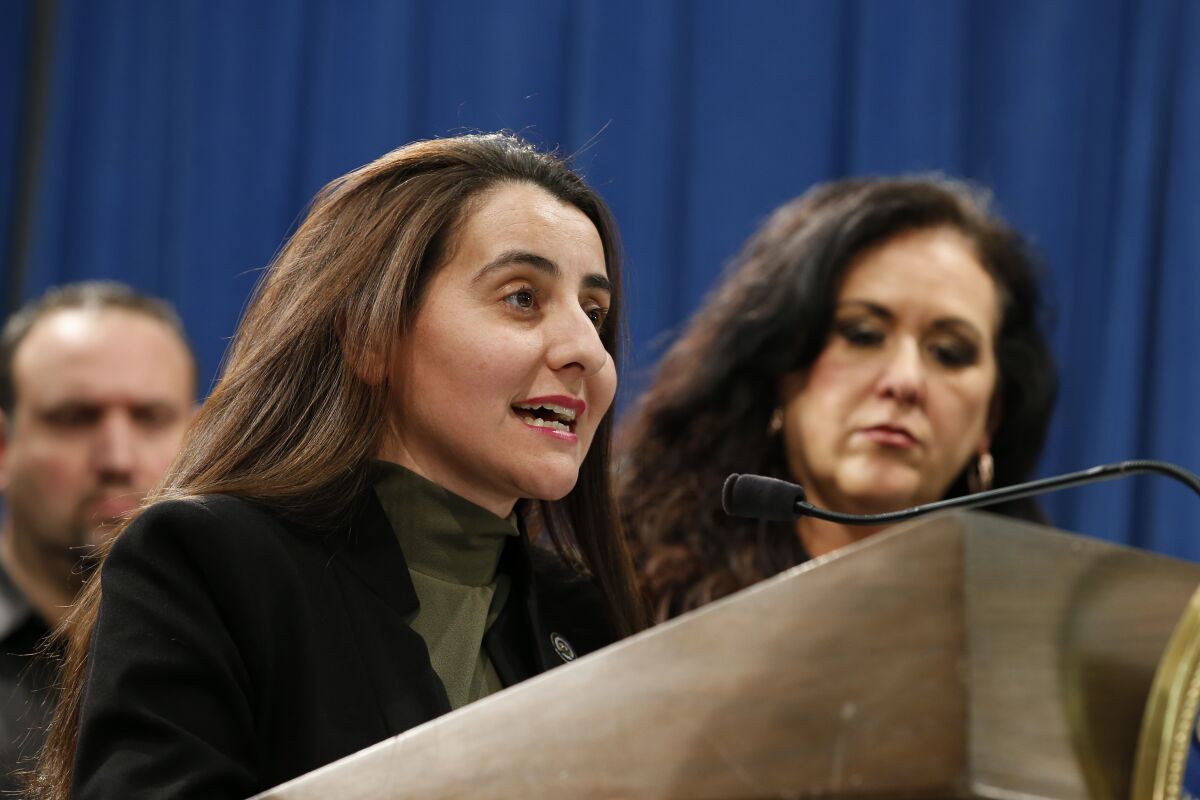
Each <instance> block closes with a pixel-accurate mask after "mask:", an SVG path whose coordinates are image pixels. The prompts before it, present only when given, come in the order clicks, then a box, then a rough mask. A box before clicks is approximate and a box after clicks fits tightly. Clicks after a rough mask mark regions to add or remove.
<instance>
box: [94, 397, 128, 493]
mask: <svg viewBox="0 0 1200 800" xmlns="http://www.w3.org/2000/svg"><path fill="white" fill-rule="evenodd" d="M135 434H136V431H135V430H134V423H133V420H131V419H130V418H129V416H128V415H127V414H124V413H119V412H110V413H108V414H106V415H105V416H104V418H103V419H102V420H101V422H100V425H99V426H97V428H96V437H95V441H94V442H93V447H92V466H93V468H94V469H95V470H96V473H97V474H98V475H99V476H100V479H101V481H102V482H105V483H128V482H129V481H130V480H131V479H132V476H133V472H134V467H135V466H136V463H137V443H136V441H135V440H134V437H135Z"/></svg>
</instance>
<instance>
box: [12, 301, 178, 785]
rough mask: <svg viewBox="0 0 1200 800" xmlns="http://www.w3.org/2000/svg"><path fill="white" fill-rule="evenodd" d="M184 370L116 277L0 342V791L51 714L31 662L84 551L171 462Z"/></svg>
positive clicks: (47, 309) (172, 328)
mask: <svg viewBox="0 0 1200 800" xmlns="http://www.w3.org/2000/svg"><path fill="white" fill-rule="evenodd" d="M195 391H196V365H195V361H194V360H193V358H192V353H191V350H190V348H189V346H188V343H187V341H186V339H185V337H184V334H183V329H182V327H181V326H180V322H179V318H178V317H177V316H176V315H175V312H174V311H173V310H172V309H171V307H170V306H169V305H167V304H166V303H164V302H162V301H161V300H157V299H154V298H151V297H147V296H145V295H141V294H138V293H136V292H134V291H133V290H132V289H130V288H128V287H126V286H123V285H121V284H118V283H110V282H88V283H79V284H71V285H67V286H63V287H60V288H57V289H53V290H51V291H50V292H48V293H46V294H45V295H44V296H43V297H42V298H41V299H39V300H37V301H35V302H33V303H31V304H29V305H27V306H26V307H24V308H22V309H21V310H20V311H18V312H17V313H16V314H14V315H12V316H11V317H10V318H9V319H8V322H7V324H6V325H5V326H4V330H3V334H0V490H3V492H4V500H5V503H4V509H3V516H2V521H0V759H2V761H0V767H2V768H3V770H4V779H3V781H2V782H0V786H3V787H4V788H13V786H14V784H13V783H11V782H10V776H9V773H10V771H11V770H12V768H13V767H14V765H15V764H16V763H17V761H18V758H19V757H20V756H21V755H22V754H26V755H27V754H30V753H32V752H35V751H36V748H37V747H38V746H39V744H40V738H41V731H40V728H41V726H42V725H43V724H44V722H45V721H46V719H47V717H48V712H49V711H50V710H51V706H52V703H53V697H52V695H51V694H48V692H49V686H48V685H47V676H48V669H47V665H46V664H45V663H44V662H42V661H40V660H38V661H36V662H35V660H34V659H33V658H32V657H31V654H32V653H33V652H34V651H35V650H36V649H37V648H38V646H39V645H40V643H41V641H42V639H43V637H44V636H45V634H46V632H47V629H48V628H49V627H52V626H54V625H55V624H57V623H58V621H59V620H60V619H61V618H62V616H63V614H64V613H65V611H66V606H68V605H69V604H70V603H71V602H72V600H74V598H75V595H76V593H77V591H78V590H79V588H80V586H81V585H82V582H83V580H84V578H85V576H86V574H87V572H88V561H87V557H88V554H89V552H90V551H91V550H92V548H93V546H94V545H97V544H99V543H101V542H102V541H103V540H104V539H105V537H106V534H107V533H108V532H109V531H111V530H112V528H113V526H114V525H115V524H116V523H117V522H119V521H120V519H121V517H122V516H123V515H124V514H126V513H128V512H130V511H132V510H133V509H135V508H137V507H138V505H139V504H140V503H141V501H142V498H143V496H144V495H145V494H146V493H147V492H148V491H149V490H150V489H151V488H152V487H153V486H154V485H155V484H157V483H158V481H159V480H160V478H161V477H162V475H163V473H164V472H165V471H166V468H167V466H168V465H169V464H170V463H171V461H172V459H174V457H175V454H176V452H177V450H178V448H179V443H180V441H181V439H182V437H183V431H184V428H185V427H186V426H187V423H188V421H189V419H190V418H191V415H192V405H193V398H194V396H195Z"/></svg>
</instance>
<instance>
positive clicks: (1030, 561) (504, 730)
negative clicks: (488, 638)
mask: <svg viewBox="0 0 1200 800" xmlns="http://www.w3.org/2000/svg"><path fill="white" fill-rule="evenodd" d="M1197 585H1200V565H1197V564H1191V563H1185V562H1180V561H1175V560H1171V559H1167V558H1162V557H1159V556H1155V555H1151V554H1148V553H1144V552H1140V551H1136V550H1131V549H1128V548H1124V547H1117V546H1114V545H1109V544H1105V543H1102V542H1099V541H1095V540H1091V539H1085V538H1081V537H1079V536H1073V535H1068V534H1064V533H1060V532H1056V531H1053V530H1050V529H1047V528H1044V527H1040V526H1035V525H1028V524H1020V523H1016V522H1013V521H1011V520H1007V519H1004V518H1001V517H996V516H991V515H987V514H978V513H958V514H948V515H943V516H936V517H931V518H928V519H926V520H922V521H916V522H913V523H909V524H907V525H904V526H898V527H896V528H894V529H892V530H889V531H887V532H886V533H884V534H881V535H879V536H876V537H873V538H871V539H870V540H868V541H865V542H862V543H860V544H857V545H854V546H852V547H849V548H846V549H844V550H842V551H839V552H837V553H835V554H833V555H831V556H828V557H825V558H822V559H818V560H816V561H813V562H811V563H809V564H805V565H803V566H800V567H797V568H795V569H793V570H790V571H788V572H786V573H783V574H781V575H778V576H776V577H775V578H773V579H771V580H768V581H764V582H763V583H760V584H758V585H757V586H753V587H751V588H749V589H746V590H744V591H742V592H739V593H738V594H736V595H733V596H731V597H728V598H726V599H724V600H721V601H719V602H716V603H713V604H712V605H709V606H707V607H705V608H703V609H700V610H699V611H696V612H693V613H691V614H688V615H686V616H683V617H680V618H679V619H677V620H674V621H672V622H670V623H668V624H665V625H661V626H659V627H657V628H655V629H653V630H650V631H647V632H645V633H643V634H640V635H638V636H636V637H633V638H631V639H628V640H626V641H624V642H621V643H619V644H616V645H614V646H612V647H609V648H606V649H604V650H602V651H600V652H598V653H594V654H592V655H590V656H587V657H585V658H582V659H580V660H579V661H578V662H575V663H573V664H570V665H567V666H565V667H563V668H561V669H557V670H553V671H551V672H549V673H547V674H545V675H542V676H540V677H538V678H536V679H534V680H531V681H528V682H527V683H524V684H521V685H520V686H516V687H513V688H511V689H508V690H505V691H503V692H501V693H499V694H496V695H493V696H491V697H488V698H486V699H484V700H482V701H480V702H478V703H475V704H473V705H470V706H467V707H465V708H462V709H459V710H458V711H456V712H454V713H451V714H448V715H446V716H444V717H441V718H439V719H437V720H434V721H432V722H430V723H428V724H426V725H423V726H421V727H419V728H416V729H413V730H411V731H408V732H406V733H404V734H402V735H400V736H398V737H396V738H394V739H390V740H387V741H384V742H381V743H379V744H378V745H376V746H374V747H371V748H368V749H367V750H364V751H362V752H360V753H357V754H355V755H352V756H349V757H347V758H345V759H343V760H341V761H338V762H336V763H334V764H331V765H329V766H327V767H324V768H322V769H319V770H317V771H315V772H313V773H310V774H309V775H306V776H303V777H301V778H297V779H296V780H294V781H290V782H288V783H286V784H284V785H282V786H280V787H277V788H275V789H272V790H270V791H268V792H265V793H263V794H262V795H259V797H260V798H263V800H266V799H267V798H270V800H318V799H319V800H326V799H327V798H334V797H336V798H344V799H346V800H356V799H357V798H362V799H363V800H366V799H367V798H371V800H381V799H383V798H407V797H413V798H463V797H488V798H513V799H514V800H516V799H517V798H520V799H521V800H525V798H531V797H564V798H613V797H653V798H801V797H928V798H960V797H962V798H966V797H987V798H997V799H998V800H1005V799H1007V798H1083V797H1098V798H1110V797H1111V798H1117V797H1122V798H1125V797H1128V796H1129V787H1130V780H1131V775H1132V769H1133V763H1134V755H1135V750H1136V748H1137V741H1138V729H1139V724H1140V721H1141V717H1142V711H1143V708H1144V706H1145V703H1146V698H1147V694H1148V692H1149V688H1150V684H1151V681H1152V679H1153V678H1154V671H1155V667H1156V665H1157V664H1158V661H1159V658H1160V656H1161V654H1162V652H1163V650H1164V648H1165V646H1166V643H1167V640H1168V638H1169V637H1170V635H1171V631H1172V628H1173V627H1174V625H1175V623H1176V621H1177V619H1178V618H1179V616H1180V614H1181V613H1182V611H1183V609H1184V608H1185V606H1186V605H1187V603H1188V599H1189V598H1190V597H1191V596H1192V594H1193V592H1194V591H1195V589H1196V587H1197Z"/></svg>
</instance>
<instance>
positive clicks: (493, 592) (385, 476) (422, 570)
mask: <svg viewBox="0 0 1200 800" xmlns="http://www.w3.org/2000/svg"><path fill="white" fill-rule="evenodd" d="M375 467H376V470H375V482H374V487H375V494H376V496H378V498H379V502H380V504H381V505H382V506H383V511H384V513H385V514H386V515H387V518H388V522H390V523H391V525H392V530H393V531H395V533H396V538H397V539H398V540H399V541H400V549H401V551H403V553H404V560H405V561H407V562H408V571H409V574H410V575H411V577H412V582H413V588H414V589H416V592H417V599H418V601H419V602H420V607H419V608H418V609H417V611H416V612H415V614H414V615H413V617H412V618H411V619H409V620H407V622H408V624H409V626H410V627H412V629H413V630H415V631H416V632H417V633H419V634H420V635H421V637H422V638H423V639H424V640H425V645H426V646H427V647H428V648H429V658H430V660H431V661H432V662H433V669H434V671H435V672H437V674H438V677H439V678H441V679H442V684H443V685H444V686H445V687H446V695H447V697H448V698H449V699H450V706H451V708H459V707H460V706H464V705H466V704H467V703H470V702H472V701H475V700H478V699H479V698H481V697H486V696H487V695H489V694H492V693H493V692H497V691H499V690H500V689H502V688H504V685H503V684H502V683H501V682H500V677H499V676H498V675H497V674H496V669H495V667H493V666H492V662H491V659H490V658H488V654H487V651H486V650H485V649H484V647H483V637H484V634H485V633H487V630H488V628H490V627H491V626H492V623H493V622H495V621H496V618H497V617H498V616H499V615H500V611H501V610H502V609H503V608H504V602H505V600H507V598H508V591H509V577H508V576H507V575H505V574H503V573H498V572H497V568H498V567H499V564H500V554H501V553H502V552H503V550H504V545H505V542H507V541H508V537H510V536H517V535H518V531H517V522H516V515H515V514H513V515H510V516H509V517H508V518H507V519H502V518H501V517H497V516H496V515H495V514H492V513H491V512H490V511H487V510H485V509H483V508H480V507H479V506H477V505H475V504H474V503H471V502H469V501H467V500H464V499H463V498H461V497H459V496H458V495H456V494H453V493H452V492H449V491H447V490H446V489H443V488H442V487H440V486H438V485H437V484H435V483H432V482H430V481H428V480H426V479H425V478H422V477H421V476H420V475H417V474H416V473H415V472H412V471H410V470H407V469H405V468H404V467H401V466H399V465H398V464H391V463H388V462H383V461H377V462H375Z"/></svg>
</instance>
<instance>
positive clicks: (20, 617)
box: [0, 565, 53, 797]
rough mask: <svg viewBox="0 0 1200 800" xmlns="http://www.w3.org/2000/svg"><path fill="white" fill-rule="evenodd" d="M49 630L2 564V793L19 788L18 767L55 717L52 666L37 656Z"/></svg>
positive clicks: (0, 610)
mask: <svg viewBox="0 0 1200 800" xmlns="http://www.w3.org/2000/svg"><path fill="white" fill-rule="evenodd" d="M46 632H47V629H46V623H45V622H44V621H43V620H42V618H41V617H40V616H38V614H37V612H35V611H34V610H33V608H32V607H31V606H30V605H29V601H28V600H27V599H26V598H25V596H24V595H23V594H21V591H20V590H19V589H18V588H17V587H16V584H14V583H13V582H12V578H11V577H9V575H8V572H7V571H6V570H5V569H4V567H3V566H2V565H0V797H4V796H6V795H7V793H8V792H10V791H12V790H14V789H16V788H17V785H18V784H17V781H16V778H15V776H14V774H13V770H14V769H15V768H16V767H17V766H18V765H19V762H20V761H21V760H22V759H23V758H26V757H29V756H32V755H34V754H36V753H37V751H38V748H40V747H41V746H42V739H43V738H44V733H43V732H44V730H45V727H46V723H47V722H49V721H50V713H51V711H52V710H53V697H52V696H51V694H50V690H49V689H48V688H47V687H49V686H50V685H51V677H52V671H51V668H50V666H49V665H48V664H47V663H46V662H45V661H44V660H43V659H36V660H35V659H34V658H33V655H32V654H33V653H34V652H35V651H36V650H37V649H38V647H40V646H41V644H42V640H43V639H44V638H45V635H46ZM22 766H25V767H28V766H29V765H28V764H25V765H22Z"/></svg>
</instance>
